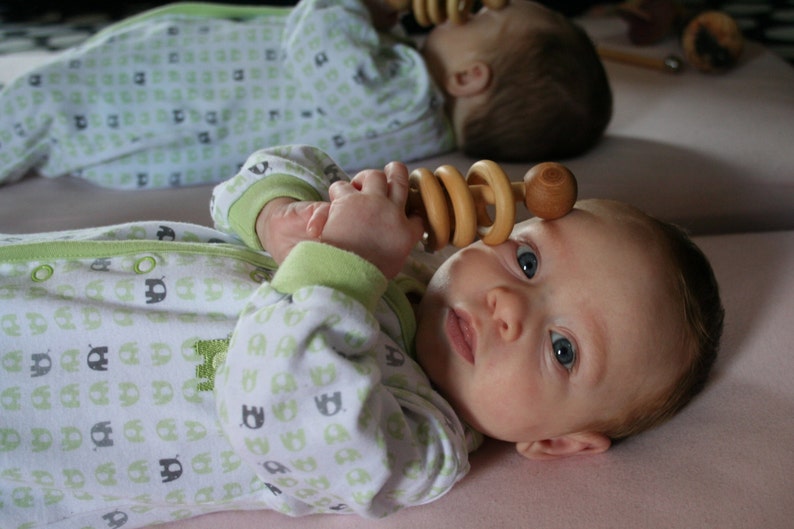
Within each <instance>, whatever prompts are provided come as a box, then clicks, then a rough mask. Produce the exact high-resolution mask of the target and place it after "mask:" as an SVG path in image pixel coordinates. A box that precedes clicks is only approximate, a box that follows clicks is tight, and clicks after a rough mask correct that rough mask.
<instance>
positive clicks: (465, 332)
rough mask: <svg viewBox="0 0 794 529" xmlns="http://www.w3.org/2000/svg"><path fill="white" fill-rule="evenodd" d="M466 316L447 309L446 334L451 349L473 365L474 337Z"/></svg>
mask: <svg viewBox="0 0 794 529" xmlns="http://www.w3.org/2000/svg"><path fill="white" fill-rule="evenodd" d="M467 316H468V315H467V314H465V313H462V312H461V313H458V312H456V311H455V310H454V309H449V312H447V321H446V333H447V339H448V340H449V344H450V345H451V346H452V349H453V350H454V351H455V352H456V353H457V354H458V355H460V357H461V358H463V359H464V360H465V361H466V362H468V363H470V364H474V347H475V345H476V336H475V334H474V329H473V328H472V326H471V324H470V323H469V321H468V319H467Z"/></svg>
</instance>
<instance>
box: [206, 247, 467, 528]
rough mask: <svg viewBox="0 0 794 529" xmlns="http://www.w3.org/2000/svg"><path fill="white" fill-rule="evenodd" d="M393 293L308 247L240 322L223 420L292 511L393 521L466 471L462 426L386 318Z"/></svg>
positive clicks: (352, 260) (226, 374)
mask: <svg viewBox="0 0 794 529" xmlns="http://www.w3.org/2000/svg"><path fill="white" fill-rule="evenodd" d="M390 288H393V285H390V284H389V283H387V281H386V279H385V278H384V277H383V276H382V274H380V272H379V271H378V270H377V269H376V268H375V267H373V266H372V265H370V264H369V263H367V262H366V261H364V260H362V259H360V258H359V257H357V256H355V255H353V254H350V253H347V252H344V251H342V250H339V249H336V248H332V247H330V246H326V245H323V244H320V243H313V242H307V243H301V244H299V245H298V246H296V247H295V249H294V250H293V251H292V252H291V253H290V255H289V256H288V258H287V259H286V260H285V262H284V263H283V265H282V267H281V268H280V269H279V271H278V272H277V273H276V276H275V277H274V278H273V281H272V283H271V284H265V285H263V286H262V287H260V289H259V290H258V291H257V292H256V294H255V295H254V296H252V298H251V300H250V303H249V304H248V306H247V307H246V308H245V310H244V311H243V313H242V315H241V317H240V319H239V321H238V324H237V326H236V328H235V330H234V333H233V335H232V338H231V341H230V345H229V349H228V352H227V354H226V358H225V360H223V361H222V363H221V365H220V367H219V368H218V371H217V373H216V377H215V395H216V399H217V401H216V405H217V409H218V414H219V418H220V421H221V424H222V427H223V429H224V431H225V433H226V435H227V437H228V439H229V440H230V442H231V444H232V446H233V447H234V448H235V450H236V451H237V452H238V453H239V455H240V457H241V458H242V459H243V460H244V461H246V462H247V463H248V464H249V465H250V466H251V467H252V468H254V469H255V471H256V472H257V474H258V475H259V477H260V478H261V479H262V480H263V481H264V482H265V483H266V484H267V488H268V489H269V493H266V494H272V498H271V500H272V503H273V504H274V506H275V508H277V509H279V510H281V511H282V512H284V513H286V514H290V515H302V514H308V513H316V512H355V513H357V514H359V515H362V516H367V517H382V516H386V515H388V514H390V513H392V512H394V511H397V510H399V509H401V508H402V507H406V506H409V505H419V504H422V503H426V502H428V501H431V500H433V499H435V498H437V497H438V496H440V495H442V494H444V493H445V492H447V491H448V490H449V489H450V488H451V487H452V485H454V484H455V483H456V482H457V481H458V480H459V479H460V478H461V477H462V476H463V475H464V474H465V473H466V472H467V471H468V468H469V463H468V456H467V452H468V450H467V446H466V440H465V431H464V427H463V425H462V424H461V423H460V421H459V420H458V418H457V416H456V415H455V413H454V412H453V410H452V409H451V408H450V406H449V405H448V403H447V402H446V401H444V400H443V399H442V398H441V397H440V396H439V395H438V394H437V393H436V392H434V391H433V390H432V389H431V387H430V383H429V381H428V380H427V378H426V376H425V375H424V374H423V372H422V371H421V369H420V368H419V366H418V365H417V364H416V363H415V362H414V360H413V359H412V358H411V357H410V355H409V353H408V352H407V351H408V350H409V348H408V347H407V345H406V339H408V340H412V339H413V336H412V335H409V336H401V335H399V334H400V333H397V334H398V335H397V336H395V335H393V334H394V333H388V332H384V326H383V325H381V324H380V323H379V320H381V319H383V317H384V316H385V315H386V313H390V309H389V308H388V307H387V306H386V305H385V304H384V303H383V301H382V299H383V295H384V293H385V294H386V297H388V294H389V292H388V290H389V289H390ZM403 302H404V303H407V300H404V298H403ZM403 330H404V327H403ZM409 334H410V333H409Z"/></svg>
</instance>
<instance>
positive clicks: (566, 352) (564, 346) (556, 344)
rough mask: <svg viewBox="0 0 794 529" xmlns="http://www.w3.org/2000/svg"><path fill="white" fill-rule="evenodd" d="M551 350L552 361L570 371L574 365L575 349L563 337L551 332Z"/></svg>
mask: <svg viewBox="0 0 794 529" xmlns="http://www.w3.org/2000/svg"><path fill="white" fill-rule="evenodd" d="M550 334H551V348H552V351H554V359H555V360H557V362H559V363H560V365H561V366H562V367H564V368H565V369H567V370H568V371H570V370H571V369H573V365H574V364H575V363H576V348H575V347H574V346H573V344H572V343H571V341H570V340H569V339H568V338H566V337H565V336H563V335H561V334H558V333H556V332H554V331H551V333H550Z"/></svg>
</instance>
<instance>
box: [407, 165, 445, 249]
mask: <svg viewBox="0 0 794 529" xmlns="http://www.w3.org/2000/svg"><path fill="white" fill-rule="evenodd" d="M408 185H409V187H410V189H416V190H418V191H419V195H420V196H421V199H422V203H423V205H424V214H425V220H426V221H427V222H426V223H425V225H426V226H427V227H428V229H427V230H428V231H427V249H428V250H429V251H431V252H434V251H436V250H439V249H441V248H443V247H444V246H446V244H447V241H449V231H450V227H449V225H450V219H449V208H448V207H447V199H446V197H445V196H444V190H443V189H442V188H441V184H440V183H439V182H438V179H437V178H436V177H435V176H433V173H431V172H430V171H428V170H427V169H424V168H419V169H414V170H413V171H412V172H411V174H410V175H409V176H408Z"/></svg>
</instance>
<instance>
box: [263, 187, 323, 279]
mask: <svg viewBox="0 0 794 529" xmlns="http://www.w3.org/2000/svg"><path fill="white" fill-rule="evenodd" d="M329 207H330V204H329V203H328V202H300V201H296V200H295V199H292V198H287V197H283V198H276V199H273V200H271V201H270V202H268V203H267V204H266V205H265V207H264V208H262V211H261V212H260V213H259V216H258V217H257V219H256V234H257V236H258V237H259V242H260V243H262V247H263V248H264V249H265V250H267V251H268V252H269V253H270V255H271V256H273V259H275V260H276V262H277V263H278V264H281V263H282V262H283V261H284V259H285V258H286V257H287V254H289V252H290V251H291V250H292V248H293V247H294V246H295V245H296V244H298V243H299V242H301V241H307V240H318V239H319V237H320V233H321V232H322V229H323V223H324V222H325V219H326V218H327V217H328V208H329Z"/></svg>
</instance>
